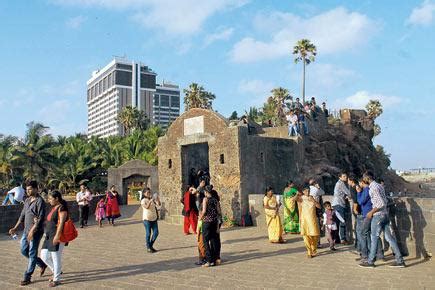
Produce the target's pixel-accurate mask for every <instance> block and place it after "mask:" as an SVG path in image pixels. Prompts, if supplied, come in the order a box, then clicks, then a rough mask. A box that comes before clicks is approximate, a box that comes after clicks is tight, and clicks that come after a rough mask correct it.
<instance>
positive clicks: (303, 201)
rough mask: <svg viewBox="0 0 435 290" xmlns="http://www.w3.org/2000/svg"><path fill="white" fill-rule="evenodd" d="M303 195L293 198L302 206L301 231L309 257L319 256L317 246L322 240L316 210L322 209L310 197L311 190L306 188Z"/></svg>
mask: <svg viewBox="0 0 435 290" xmlns="http://www.w3.org/2000/svg"><path fill="white" fill-rule="evenodd" d="M302 193H303V195H302V196H300V195H296V196H295V197H293V199H295V200H296V201H298V202H299V203H300V205H301V209H302V210H301V216H300V229H301V235H302V236H303V237H304V244H305V247H306V249H307V257H308V258H314V257H315V256H317V245H318V242H319V238H320V229H319V224H318V221H317V215H316V208H321V206H320V204H319V203H318V202H317V201H316V200H315V199H314V197H312V196H310V188H309V187H306V188H304V189H303V191H302Z"/></svg>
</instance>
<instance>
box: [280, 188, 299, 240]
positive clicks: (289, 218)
mask: <svg viewBox="0 0 435 290" xmlns="http://www.w3.org/2000/svg"><path fill="white" fill-rule="evenodd" d="M297 194H298V190H297V189H296V187H295V184H294V182H293V181H289V182H287V184H286V187H285V188H284V192H283V199H284V200H283V203H284V232H285V233H290V234H299V214H298V204H297V202H296V201H295V200H294V199H293V197H295V196H296V195H297Z"/></svg>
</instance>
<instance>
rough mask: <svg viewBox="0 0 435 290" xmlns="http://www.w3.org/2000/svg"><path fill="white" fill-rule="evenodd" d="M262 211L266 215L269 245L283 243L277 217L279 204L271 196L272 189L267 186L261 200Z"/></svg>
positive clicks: (280, 226)
mask: <svg viewBox="0 0 435 290" xmlns="http://www.w3.org/2000/svg"><path fill="white" fill-rule="evenodd" d="M263 206H264V211H265V214H266V224H267V231H268V234H269V241H270V242H271V243H283V242H284V240H283V238H282V232H283V230H282V224H281V219H280V217H279V204H278V202H277V201H276V197H275V196H274V194H273V188H272V187H270V186H268V187H267V188H266V193H265V195H264V199H263Z"/></svg>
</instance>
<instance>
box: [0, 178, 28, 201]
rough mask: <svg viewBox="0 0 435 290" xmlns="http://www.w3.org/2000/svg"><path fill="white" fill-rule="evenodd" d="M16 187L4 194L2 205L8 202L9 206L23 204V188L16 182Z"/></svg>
mask: <svg viewBox="0 0 435 290" xmlns="http://www.w3.org/2000/svg"><path fill="white" fill-rule="evenodd" d="M15 185H16V187H14V188H12V189H11V190H9V191H8V193H7V194H6V198H5V199H4V200H3V203H2V205H7V204H8V202H10V203H11V204H19V203H21V202H23V199H24V188H23V187H22V186H21V183H19V182H17V183H16V184H15Z"/></svg>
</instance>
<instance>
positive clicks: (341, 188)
mask: <svg viewBox="0 0 435 290" xmlns="http://www.w3.org/2000/svg"><path fill="white" fill-rule="evenodd" d="M338 178H339V179H338V181H337V183H336V184H335V187H334V197H333V198H332V203H331V204H332V208H333V209H334V210H335V211H336V212H338V213H339V214H340V215H341V216H342V217H343V219H344V220H345V222H344V223H342V222H340V223H339V225H338V227H339V236H340V243H342V244H344V245H349V239H348V238H347V235H346V222H347V219H348V218H349V215H350V214H348V213H347V211H348V207H347V204H348V200H349V199H351V196H350V191H349V188H348V187H347V173H345V172H342V173H340V175H339V177H338Z"/></svg>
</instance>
